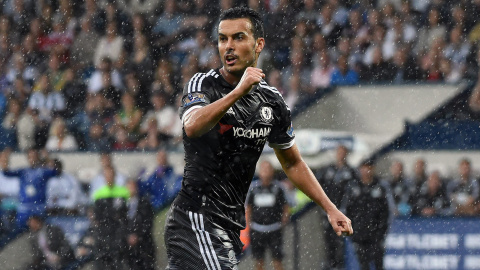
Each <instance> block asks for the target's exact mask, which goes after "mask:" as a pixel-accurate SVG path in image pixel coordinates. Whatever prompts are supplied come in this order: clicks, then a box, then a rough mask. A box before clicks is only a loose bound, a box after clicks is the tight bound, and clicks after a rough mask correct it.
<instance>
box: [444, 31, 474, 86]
mask: <svg viewBox="0 0 480 270" xmlns="http://www.w3.org/2000/svg"><path fill="white" fill-rule="evenodd" d="M443 53H444V56H445V58H446V59H447V60H448V61H450V62H451V63H452V70H453V71H454V72H455V77H456V78H457V79H456V81H458V80H459V79H461V78H462V77H463V74H464V72H465V70H466V67H467V66H466V65H467V57H468V55H469V54H470V43H469V42H467V41H466V40H465V36H464V35H463V33H462V29H461V28H459V27H455V28H453V29H452V30H451V31H450V39H449V43H448V44H447V45H446V47H445V49H444V51H443Z"/></svg>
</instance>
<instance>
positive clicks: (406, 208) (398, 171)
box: [384, 160, 412, 216]
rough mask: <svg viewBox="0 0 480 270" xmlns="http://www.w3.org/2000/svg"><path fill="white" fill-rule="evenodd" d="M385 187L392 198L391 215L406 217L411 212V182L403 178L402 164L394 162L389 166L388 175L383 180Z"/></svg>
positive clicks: (398, 161)
mask: <svg viewBox="0 0 480 270" xmlns="http://www.w3.org/2000/svg"><path fill="white" fill-rule="evenodd" d="M384 181H385V182H384V183H385V185H386V186H388V188H389V189H390V190H391V193H392V196H393V200H394V201H393V205H394V209H393V214H394V215H395V216H408V215H410V212H411V211H412V205H410V202H411V201H410V191H411V184H412V183H411V181H410V180H409V179H408V178H407V177H406V176H405V174H404V171H403V163H402V162H401V161H400V160H394V161H393V162H392V164H391V165H390V175H389V176H388V177H387V178H386V179H385V180H384Z"/></svg>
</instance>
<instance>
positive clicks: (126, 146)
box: [112, 126, 136, 151]
mask: <svg viewBox="0 0 480 270" xmlns="http://www.w3.org/2000/svg"><path fill="white" fill-rule="evenodd" d="M114 130H115V131H114V132H113V133H114V134H113V136H114V139H113V144H112V150H115V151H131V150H134V149H135V148H136V144H135V142H133V141H132V139H131V137H130V136H129V133H128V131H127V130H126V129H125V127H123V126H118V127H116V128H115V129H114Z"/></svg>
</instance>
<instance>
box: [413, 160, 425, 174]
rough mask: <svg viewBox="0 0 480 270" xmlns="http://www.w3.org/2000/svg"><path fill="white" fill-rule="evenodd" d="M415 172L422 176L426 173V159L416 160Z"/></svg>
mask: <svg viewBox="0 0 480 270" xmlns="http://www.w3.org/2000/svg"><path fill="white" fill-rule="evenodd" d="M414 172H415V175H416V176H417V177H422V176H424V175H425V160H423V159H418V160H417V161H416V162H415V168H414Z"/></svg>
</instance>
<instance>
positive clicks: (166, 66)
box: [150, 58, 177, 105]
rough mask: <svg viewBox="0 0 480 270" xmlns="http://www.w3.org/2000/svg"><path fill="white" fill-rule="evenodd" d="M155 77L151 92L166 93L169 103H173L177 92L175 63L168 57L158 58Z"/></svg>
mask: <svg viewBox="0 0 480 270" xmlns="http://www.w3.org/2000/svg"><path fill="white" fill-rule="evenodd" d="M154 78H155V80H154V81H153V83H152V86H151V87H150V92H152V93H155V92H162V93H163V94H164V95H166V97H167V101H168V104H170V105H173V104H174V100H175V95H176V94H177V89H176V87H175V84H174V73H173V64H172V63H171V62H170V61H169V60H168V59H166V58H161V59H160V60H158V66H157V68H156V70H155V76H154Z"/></svg>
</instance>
